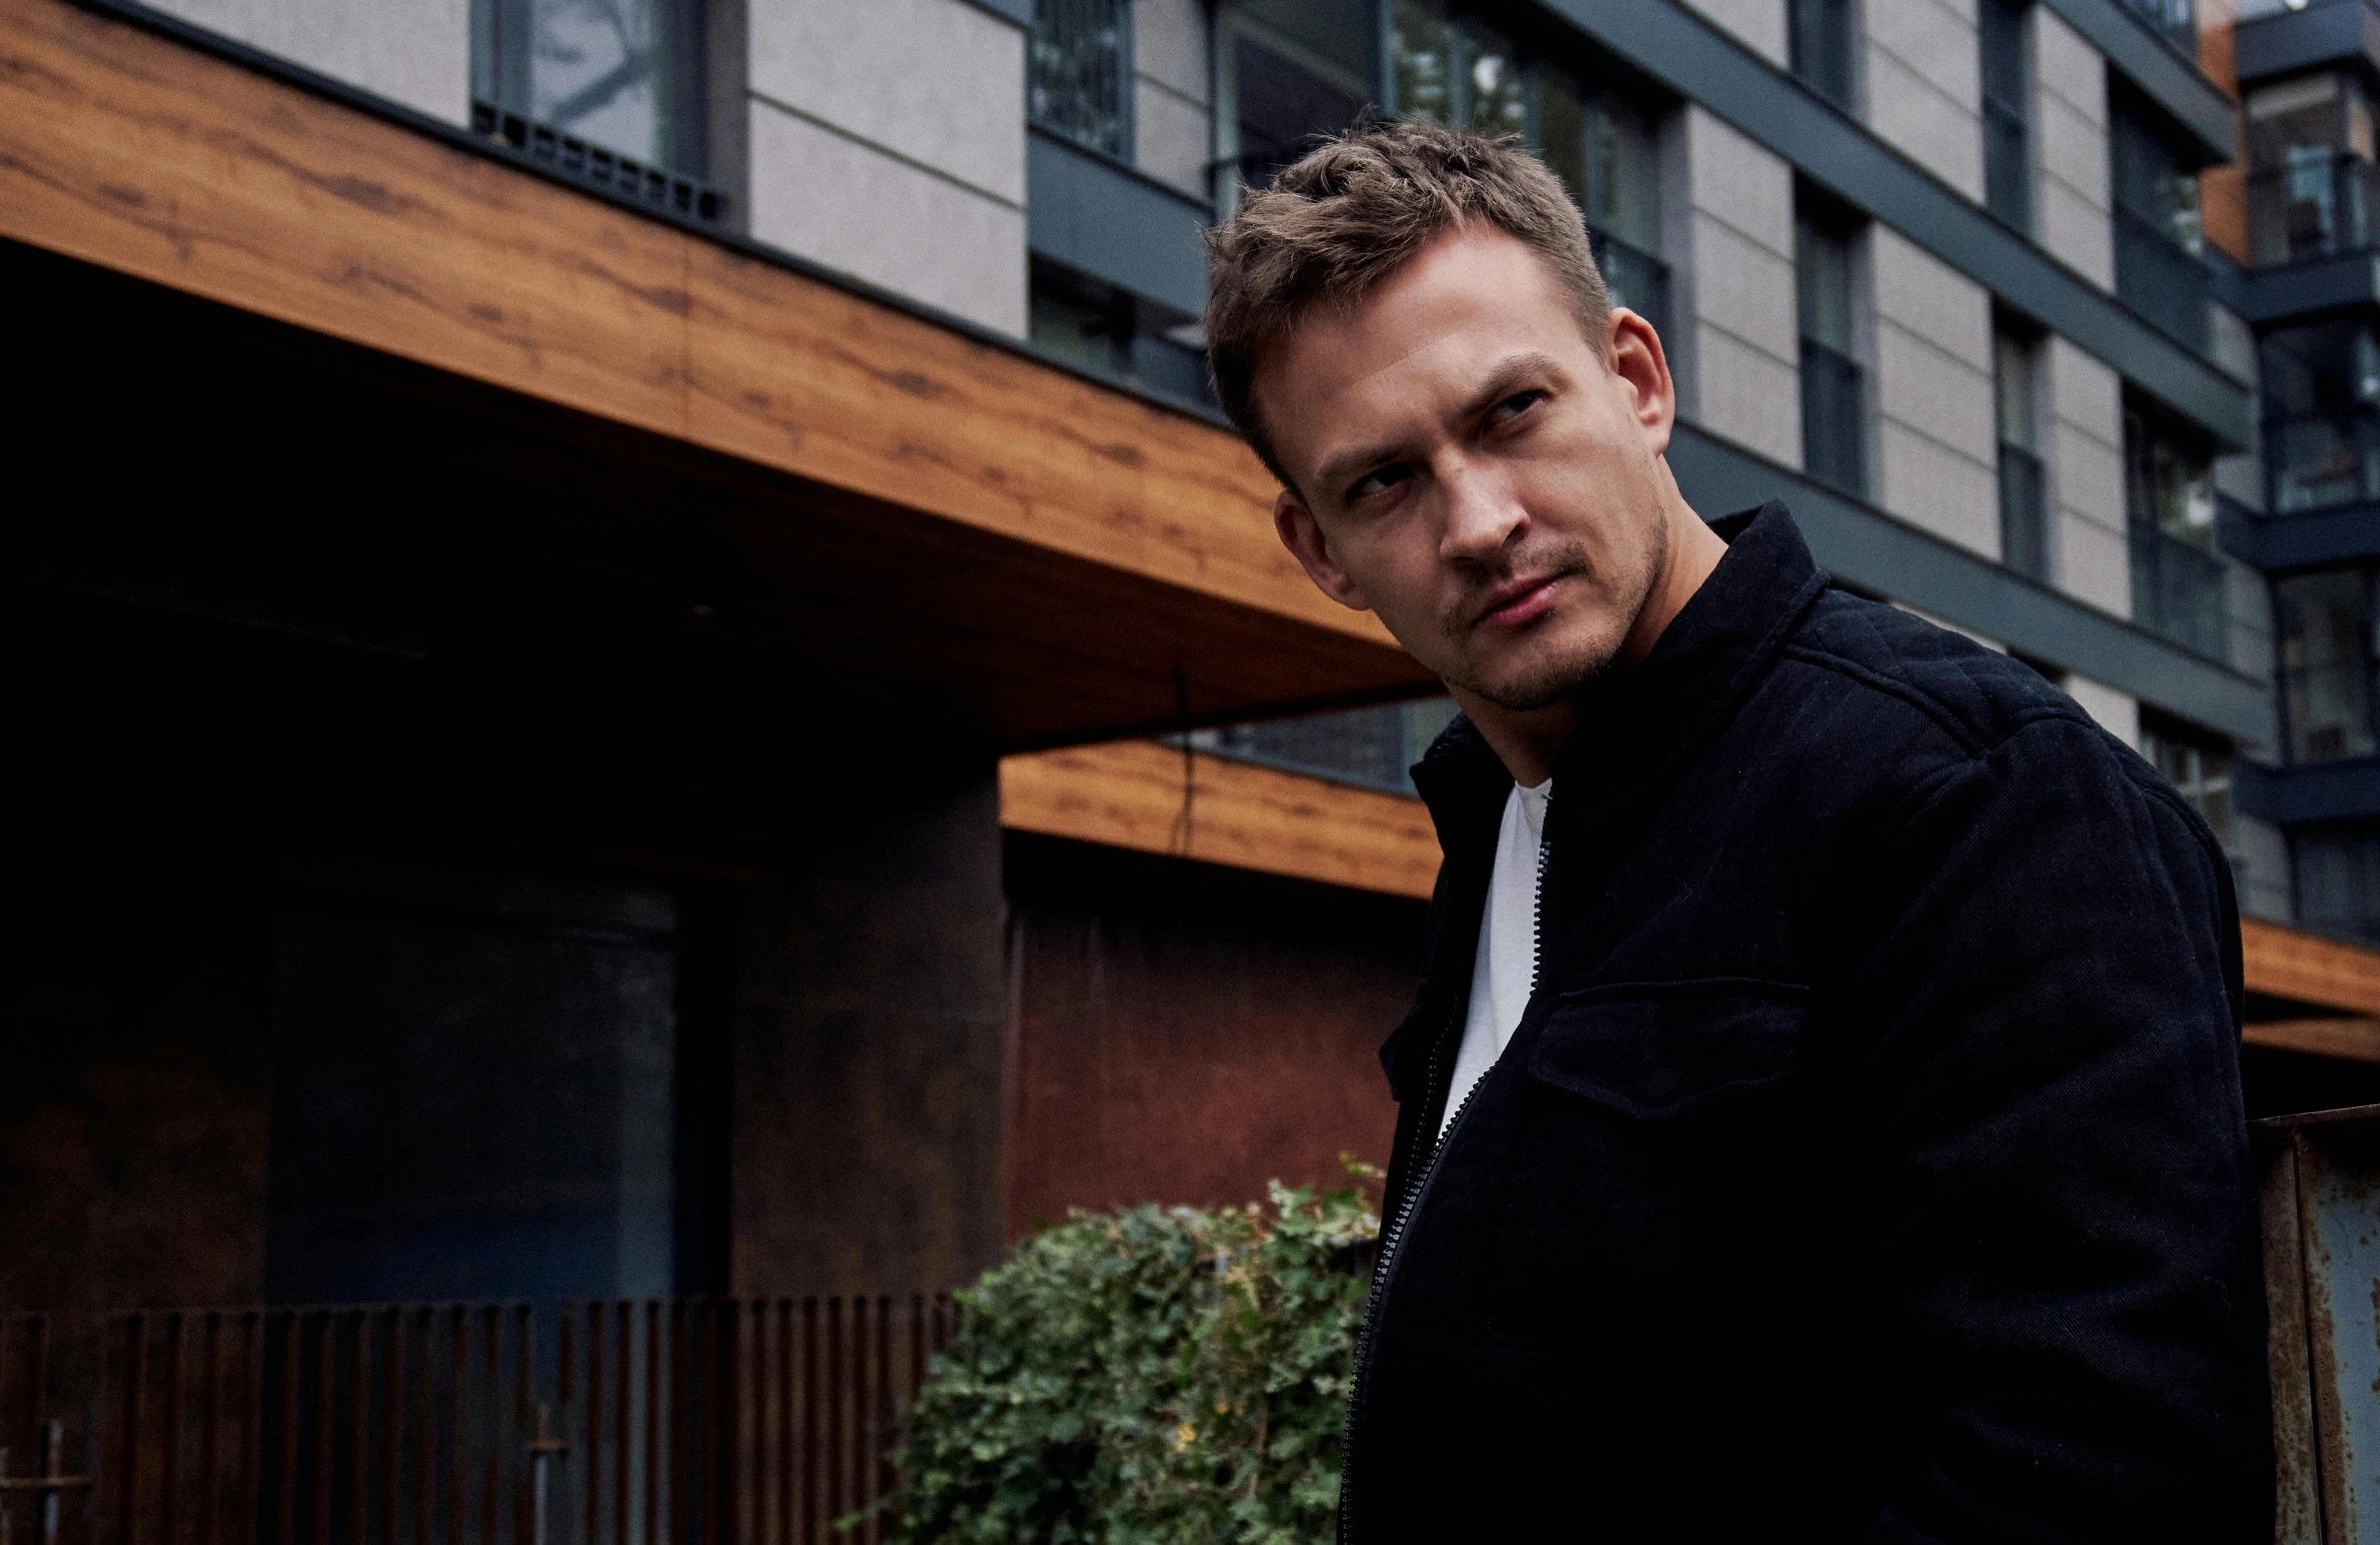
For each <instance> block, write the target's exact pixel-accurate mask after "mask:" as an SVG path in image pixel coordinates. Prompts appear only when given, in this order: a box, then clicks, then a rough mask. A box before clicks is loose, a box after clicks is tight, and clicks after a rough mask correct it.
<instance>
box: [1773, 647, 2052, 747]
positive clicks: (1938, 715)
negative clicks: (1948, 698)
mask: <svg viewBox="0 0 2380 1545" xmlns="http://www.w3.org/2000/svg"><path fill="white" fill-rule="evenodd" d="M1785 654H1786V655H1788V656H1789V657H1791V658H1792V659H1794V660H1798V661H1800V662H1801V663H1802V664H1804V665H1809V666H1815V667H1817V668H1818V669H1819V670H1821V671H1831V672H1833V673H1834V674H1836V675H1837V676H1841V677H1844V678H1847V679H1848V680H1850V681H1853V682H1856V683H1858V684H1859V685H1860V686H1862V687H1864V688H1866V689H1867V690H1868V691H1870V692H1878V693H1882V694H1884V695H1885V696H1886V697H1889V698H1895V699H1898V700H1899V701H1900V702H1902V703H1905V704H1907V705H1908V706H1909V707H1910V708H1912V709H1915V710H1916V711H1917V712H1918V713H1920V714H1922V715H1924V716H1925V717H1926V718H1927V719H1928V720H1931V721H1932V722H1933V724H1934V726H1935V728H1936V729H1938V730H1940V731H1941V732H1942V734H1944V735H1946V736H1948V737H1949V738H1950V739H1951V740H1952V741H1953V742H1955V743H1956V744H1957V746H1958V749H1959V750H1960V751H1961V752H1963V753H1965V754H1966V755H1967V756H1968V757H1969V758H1979V757H1982V756H1983V755H1985V754H1986V753H1988V752H1989V751H1991V750H1992V749H1993V748H1994V747H1996V746H1998V745H2000V744H2002V743H2003V742H2005V741H2007V740H2008V739H2009V738H2010V737H2011V736H2015V735H2018V734H2020V733H2022V732H2023V731H2025V730H2027V729H2029V728H2030V727H2032V726H2033V725H2035V724H2038V723H2040V722H2041V721H2043V720H2071V721H2077V722H2081V723H2088V722H2089V721H2088V720H2087V719H2086V718H2085V717H2084V715H2083V713H2082V710H2081V709H2079V708H2068V707H2066V706H2064V705H2060V704H2042V705H2040V706H2038V707H2035V708H2028V709H2022V710H2019V711H2018V712H2017V713H2016V714H2015V715H2014V716H2013V717H2012V718H2011V719H2010V720H2009V722H2008V724H2007V726H2006V727H2005V729H2003V730H2002V731H2001V733H2000V734H1998V735H1996V736H1994V737H1992V738H1990V739H1989V740H1986V739H1984V738H1983V737H1981V736H1978V735H1977V734H1976V733H1975V732H1974V730H1973V729H1971V728H1970V727H1969V726H1968V725H1966V724H1965V723H1964V722H1963V721H1961V720H1960V719H1959V717H1958V716H1957V715H1956V714H1955V713H1953V712H1952V711H1951V710H1950V709H1949V707H1948V706H1947V705H1945V704H1944V703H1943V702H1942V701H1941V700H1940V699H1938V698H1936V697H1934V696H1933V695H1932V694H1931V693H1928V692H1926V691H1925V690H1924V689H1922V688H1919V687H1916V686H1913V685H1911V684H1910V683H1908V682H1904V681H1900V680H1897V679H1896V678H1893V677H1889V676H1886V675H1884V674H1883V673H1882V672H1880V671H1877V670H1875V669H1874V668H1873V667H1871V666H1865V665H1861V664H1860V663H1859V662H1858V661H1855V660H1851V659H1848V658H1847V657H1845V656H1841V655H1837V654H1834V653H1833V652H1832V651H1830V650H1823V649H1819V648H1817V647H1816V646H1813V645H1808V644H1788V645H1786V646H1785Z"/></svg>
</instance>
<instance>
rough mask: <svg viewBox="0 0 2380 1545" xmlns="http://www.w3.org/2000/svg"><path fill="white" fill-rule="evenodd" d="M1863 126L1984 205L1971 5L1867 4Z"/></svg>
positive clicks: (1895, 0)
mask: <svg viewBox="0 0 2380 1545" xmlns="http://www.w3.org/2000/svg"><path fill="white" fill-rule="evenodd" d="M1861 20H1862V21H1863V22H1864V23H1865V24H1866V39H1865V41H1866V54H1865V73H1866V82H1865V85H1866V97H1865V101H1864V104H1863V105H1864V107H1865V109H1866V114H1867V126H1868V127H1869V128H1870V129H1873V130H1874V131H1875V132H1876V134H1877V135H1878V136H1880V137H1881V138H1882V139H1883V140H1884V141H1885V142H1886V143H1888V144H1890V145H1892V146H1894V147H1895V148H1897V149H1898V150H1900V151H1901V153H1902V154H1904V155H1906V156H1908V157H1909V158H1910V159H1911V160H1913V161H1915V162H1916V163H1917V164H1918V165H1919V166H1922V167H1924V168H1925V169H1926V170H1927V171H1929V172H1931V173H1933V175H1934V176H1936V177H1939V178H1940V179H1941V180H1942V181H1944V182H1946V183H1948V184H1949V185H1950V186H1951V187H1953V188H1956V189H1957V190H1958V191H1959V192H1961V193H1963V194H1965V195H1966V196H1967V197H1968V198H1970V199H1973V200H1975V201H1976V202H1977V203H1980V202H1982V199H1983V85H1982V77H1981V74H1980V67H1979V64H1978V62H1977V57H1976V39H1975V0H1868V3H1867V4H1866V5H1865V6H1863V7H1862V8H1861Z"/></svg>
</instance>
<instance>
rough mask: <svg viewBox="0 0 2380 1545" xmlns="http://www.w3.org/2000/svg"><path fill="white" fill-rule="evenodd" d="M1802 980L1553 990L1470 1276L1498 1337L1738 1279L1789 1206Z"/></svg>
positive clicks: (1651, 1304) (1653, 1303)
mask: <svg viewBox="0 0 2380 1545" xmlns="http://www.w3.org/2000/svg"><path fill="white" fill-rule="evenodd" d="M1806 995H1807V993H1806V989H1805V988H1802V987H1799V986H1796V985H1793V984H1791V983H1785V982H1771V981H1757V980H1738V979H1720V980H1709V981H1695V982H1677V983H1669V982H1663V983H1626V984H1620V985H1615V986H1609V987H1596V988H1590V989H1587V990H1584V991H1580V992H1576V993H1571V994H1566V995H1565V996H1564V997H1563V998H1562V999H1560V1000H1559V1001H1558V1002H1557V1003H1556V1005H1555V1007H1554V1009H1553V1012H1552V1013H1551V1014H1550V1015H1549V1017H1548V1018H1547V1019H1546V1021H1545V1023H1544V1024H1543V1025H1541V1026H1540V1027H1539V1030H1538V1034H1537V1037H1536V1039H1535V1041H1534V1042H1533V1043H1532V1044H1531V1045H1530V1047H1529V1052H1528V1061H1527V1063H1526V1071H1527V1074H1528V1077H1527V1079H1526V1081H1525V1085H1524V1087H1523V1089H1522V1090H1521V1102H1520V1109H1519V1111H1518V1112H1517V1115H1518V1119H1517V1120H1516V1121H1515V1122H1514V1124H1513V1126H1512V1127H1511V1129H1510V1137H1511V1142H1512V1150H1511V1152H1510V1155H1509V1162H1508V1164H1507V1166H1506V1167H1505V1172H1504V1176H1503V1186H1502V1189H1501V1195H1500V1197H1499V1204H1498V1206H1497V1209H1496V1210H1497V1226H1496V1235H1497V1242H1496V1249H1495V1253H1494V1257H1493V1259H1494V1264H1493V1265H1492V1266H1491V1267H1490V1269H1489V1273H1488V1276H1489V1280H1488V1281H1487V1282H1485V1283H1483V1286H1485V1287H1486V1288H1487V1293H1488V1297H1489V1300H1490V1302H1491V1303H1492V1304H1493V1305H1494V1308H1493V1311H1492V1312H1493V1315H1494V1319H1495V1322H1496V1324H1497V1327H1498V1329H1499V1331H1500V1333H1501V1334H1503V1335H1504V1336H1506V1337H1507V1338H1509V1339H1515V1340H1520V1341H1525V1342H1531V1343H1536V1344H1539V1345H1548V1344H1559V1343H1560V1342H1562V1341H1564V1340H1567V1339H1569V1337H1570V1335H1571V1333H1572V1332H1574V1331H1575V1330H1576V1329H1577V1328H1578V1327H1580V1326H1581V1325H1583V1324H1586V1323H1592V1322H1595V1321H1598V1320H1605V1319H1608V1318H1609V1317H1610V1316H1613V1315H1620V1316H1625V1317H1627V1318H1628V1319H1629V1320H1632V1321H1636V1322H1646V1321H1648V1320H1658V1319H1661V1318H1664V1317H1666V1316H1668V1315H1669V1314H1671V1313H1673V1312H1677V1311H1681V1310H1683V1308H1684V1306H1685V1305H1687V1304H1689V1303H1691V1302H1693V1301H1695V1300H1696V1299H1698V1298H1699V1297H1701V1296H1703V1295H1704V1294H1707V1293H1708V1292H1709V1291H1710V1290H1711V1289H1712V1288H1713V1287H1714V1285H1715V1284H1716V1283H1717V1282H1718V1281H1721V1280H1728V1281H1734V1280H1736V1279H1737V1278H1738V1277H1739V1276H1740V1275H1741V1268H1742V1265H1743V1262H1744V1259H1745V1255H1744V1249H1745V1246H1746V1244H1747V1243H1748V1241H1749V1240H1750V1239H1752V1238H1753V1237H1756V1236H1758V1235H1761V1234H1763V1233H1765V1232H1766V1231H1767V1230H1768V1229H1769V1228H1770V1227H1771V1226H1772V1225H1773V1224H1774V1223H1775V1221H1776V1220H1777V1219H1778V1218H1779V1217H1780V1216H1781V1214H1782V1212H1783V1211H1784V1210H1787V1203H1786V1198H1785V1197H1784V1196H1783V1195H1781V1188H1782V1187H1784V1186H1785V1185H1786V1184H1787V1183H1788V1181H1787V1178H1786V1177H1787V1175H1788V1173H1789V1171H1790V1170H1791V1169H1792V1168H1793V1164H1792V1160H1791V1157H1790V1155H1791V1154H1792V1152H1793V1151H1794V1149H1795V1147H1796V1146H1797V1144H1795V1143H1794V1142H1793V1141H1792V1139H1791V1136H1790V1124H1791V1122H1792V1120H1793V1116H1792V1107H1793V1105H1794V1103H1795V1101H1794V1100H1793V1099H1792V1097H1791V1096H1790V1095H1789V1094H1788V1093H1787V1092H1786V1090H1787V1086H1788V1085H1789V1083H1790V1080H1791V1078H1792V1075H1793V1071H1794V1066H1795V1062H1796V1058H1797V1055H1798V1052H1799V1047H1800V1037H1801V1024H1802V1015H1803V1003H1804V999H1805V997H1806Z"/></svg>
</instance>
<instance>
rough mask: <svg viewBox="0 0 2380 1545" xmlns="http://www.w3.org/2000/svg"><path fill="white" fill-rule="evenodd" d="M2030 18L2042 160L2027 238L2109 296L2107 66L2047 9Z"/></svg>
mask: <svg viewBox="0 0 2380 1545" xmlns="http://www.w3.org/2000/svg"><path fill="white" fill-rule="evenodd" d="M2032 16H2033V137H2034V143H2035V145H2036V146H2037V147H2038V149H2037V151H2036V154H2038V155H2039V156H2040V158H2041V174H2040V179H2039V181H2038V182H2037V183H2036V184H2035V186H2034V190H2033V191H2034V194H2035V197H2034V200H2033V230H2034V235H2035V237H2036V238H2037V239H2038V240H2039V241H2040V243H2041V245H2042V246H2043V247H2045V248H2047V249H2048V251H2049V252H2050V254H2051V255H2052V256H2054V257H2056V258H2057V259H2058V260H2059V261H2061V262H2063V263H2064V264H2065V265H2066V266H2067V267H2069V268H2071V269H2073V270H2074V271H2075V272H2076V273H2079V274H2081V275H2082V276H2083V277H2084V278H2085V279H2088V280H2089V281H2091V283H2093V284H2095V285H2097V286H2098V287H2099V288H2100V289H2102V290H2112V289H2114V288H2115V233H2114V228H2113V226H2112V224H2111V219H2112V217H2111V215H2110V214H2109V210H2110V208H2111V207H2112V206H2111V197H2112V196H2111V192H2110V189H2109V186H2108V178H2109V172H2108V165H2107V64H2106V61H2105V60H2104V59H2102V58H2101V57H2100V55H2099V51H2098V50H2097V49H2095V48H2093V47H2091V46H2090V44H2088V43H2087V42H2085V41H2083V38H2082V35H2081V34H2080V33H2078V32H2076V31H2075V30H2074V29H2073V28H2072V27H2069V26H2067V25H2066V23H2065V22H2063V21H2061V20H2060V19H2059V18H2058V16H2057V14H2056V13H2055V12H2053V11H2051V10H2050V9H2049V8H2048V7H2047V6H2041V5H2036V6H2034V7H2033V8H2032Z"/></svg>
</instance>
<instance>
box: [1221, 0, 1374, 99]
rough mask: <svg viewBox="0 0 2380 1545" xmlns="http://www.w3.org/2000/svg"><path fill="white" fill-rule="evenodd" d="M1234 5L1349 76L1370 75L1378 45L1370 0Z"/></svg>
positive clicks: (1255, 0)
mask: <svg viewBox="0 0 2380 1545" xmlns="http://www.w3.org/2000/svg"><path fill="white" fill-rule="evenodd" d="M1236 9H1237V10H1238V12H1239V14H1240V15H1242V16H1245V17H1247V18H1249V19H1250V20H1252V21H1256V22H1260V23H1262V24H1263V25H1264V26H1265V27H1267V28H1269V29H1270V30H1272V31H1274V32H1277V33H1279V34H1281V36H1282V38H1283V39H1284V40H1285V41H1287V42H1290V43H1294V44H1296V45H1297V46H1298V47H1300V48H1303V49H1308V50H1310V51H1312V52H1313V53H1314V54H1316V55H1317V56H1319V60H1320V61H1321V62H1323V63H1326V64H1330V65H1334V66H1336V67H1337V68H1338V69H1340V70H1342V71H1344V72H1345V73H1346V74H1347V75H1348V76H1349V77H1351V78H1352V79H1353V80H1358V81H1368V80H1371V79H1372V78H1373V75H1374V70H1373V65H1372V55H1373V50H1374V49H1375V48H1377V47H1378V46H1379V45H1378V40H1377V38H1376V36H1375V23H1374V19H1373V18H1374V16H1375V14H1376V13H1375V12H1374V11H1373V9H1372V4H1371V0H1240V4H1239V5H1238V7H1237V8H1236Z"/></svg>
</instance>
